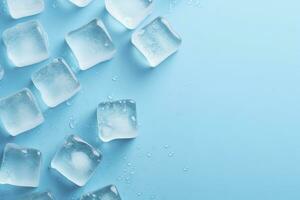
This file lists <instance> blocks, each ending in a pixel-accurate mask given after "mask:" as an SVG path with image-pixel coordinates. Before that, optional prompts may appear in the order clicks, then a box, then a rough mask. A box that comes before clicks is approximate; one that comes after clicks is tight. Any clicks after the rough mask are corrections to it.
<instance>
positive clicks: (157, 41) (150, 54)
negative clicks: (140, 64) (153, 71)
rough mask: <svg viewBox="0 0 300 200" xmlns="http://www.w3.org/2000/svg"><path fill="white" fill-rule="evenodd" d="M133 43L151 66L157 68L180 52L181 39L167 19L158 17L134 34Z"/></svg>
mask: <svg viewBox="0 0 300 200" xmlns="http://www.w3.org/2000/svg"><path fill="white" fill-rule="evenodd" d="M131 42H132V43H133V45H134V46H135V47H136V48H137V49H138V50H139V51H140V52H141V53H142V54H143V55H144V56H145V57H146V59H147V60H148V62H149V64H150V66H152V67H156V66H157V65H159V64H160V63H161V62H163V61H164V60H165V59H167V58H168V57H169V56H171V55H172V54H174V53H175V52H176V51H177V50H178V48H179V46H180V45H181V38H180V36H179V35H178V34H177V33H175V32H174V30H173V28H172V27H171V25H170V23H169V22H168V21H167V20H166V19H165V18H163V17H158V18H156V19H155V20H153V21H152V22H151V23H150V24H148V25H146V26H145V27H144V28H142V29H140V30H138V31H136V32H135V33H133V35H132V38H131Z"/></svg>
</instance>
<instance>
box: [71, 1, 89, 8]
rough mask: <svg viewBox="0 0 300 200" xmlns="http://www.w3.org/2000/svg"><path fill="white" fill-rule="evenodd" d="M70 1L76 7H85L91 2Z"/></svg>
mask: <svg viewBox="0 0 300 200" xmlns="http://www.w3.org/2000/svg"><path fill="white" fill-rule="evenodd" d="M70 1H71V2H72V3H74V4H75V5H76V6H78V7H85V6H87V5H89V4H90V3H91V2H92V0H70Z"/></svg>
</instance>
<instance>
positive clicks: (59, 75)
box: [31, 58, 80, 107]
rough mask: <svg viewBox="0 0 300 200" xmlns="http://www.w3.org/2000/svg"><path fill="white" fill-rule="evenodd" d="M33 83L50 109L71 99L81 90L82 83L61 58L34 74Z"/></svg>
mask: <svg viewBox="0 0 300 200" xmlns="http://www.w3.org/2000/svg"><path fill="white" fill-rule="evenodd" d="M31 79H32V82H33V84H34V85H35V87H36V88H37V89H38V90H39V91H40V94H41V96H42V99H43V100H44V102H45V103H46V104H47V105H48V106H49V107H55V106H57V105H58V104H60V103H62V102H64V101H66V100H68V99H70V98H71V97H72V96H74V95H75V94H76V93H77V92H78V91H79V90H80V83H79V81H78V80H77V78H76V77H75V75H74V73H73V71H72V70H71V69H70V67H69V66H68V64H67V63H66V62H65V61H64V60H63V59H61V58H58V59H54V60H53V61H52V62H51V63H49V64H48V65H46V66H45V67H43V68H41V69H40V70H38V71H37V72H35V73H33V74H32V77H31Z"/></svg>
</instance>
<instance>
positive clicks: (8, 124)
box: [0, 88, 44, 136]
mask: <svg viewBox="0 0 300 200" xmlns="http://www.w3.org/2000/svg"><path fill="white" fill-rule="evenodd" d="M0 120H1V122H2V125H3V127H4V128H5V129H6V131H7V132H8V133H9V134H10V135H12V136H16V135H18V134H20V133H23V132H25V131H28V130H30V129H33V128H35V127H37V126H38V125H40V124H41V123H43V122H44V117H43V114H42V112H41V110H40V108H39V106H38V104H37V102H36V100H35V98H34V96H33V94H32V93H31V91H30V90H29V89H27V88H25V89H23V90H21V91H19V92H17V93H15V94H13V95H11V96H8V97H5V98H2V99H0Z"/></svg>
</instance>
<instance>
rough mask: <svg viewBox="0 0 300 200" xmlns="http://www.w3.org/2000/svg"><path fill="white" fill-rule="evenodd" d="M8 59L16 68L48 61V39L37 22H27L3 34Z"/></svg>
mask: <svg viewBox="0 0 300 200" xmlns="http://www.w3.org/2000/svg"><path fill="white" fill-rule="evenodd" d="M3 42H4V44H5V46H6V51H7V55H8V58H9V59H10V60H11V62H12V63H13V64H14V65H15V66H17V67H24V66H28V65H32V64H35V63H39V62H41V61H43V60H46V59H48V57H49V53H48V38H47V33H46V32H45V31H44V29H43V27H42V25H41V24H40V23H39V22H38V21H28V22H23V23H19V24H17V25H15V26H14V27H11V28H8V29H6V30H5V31H4V32H3Z"/></svg>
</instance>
